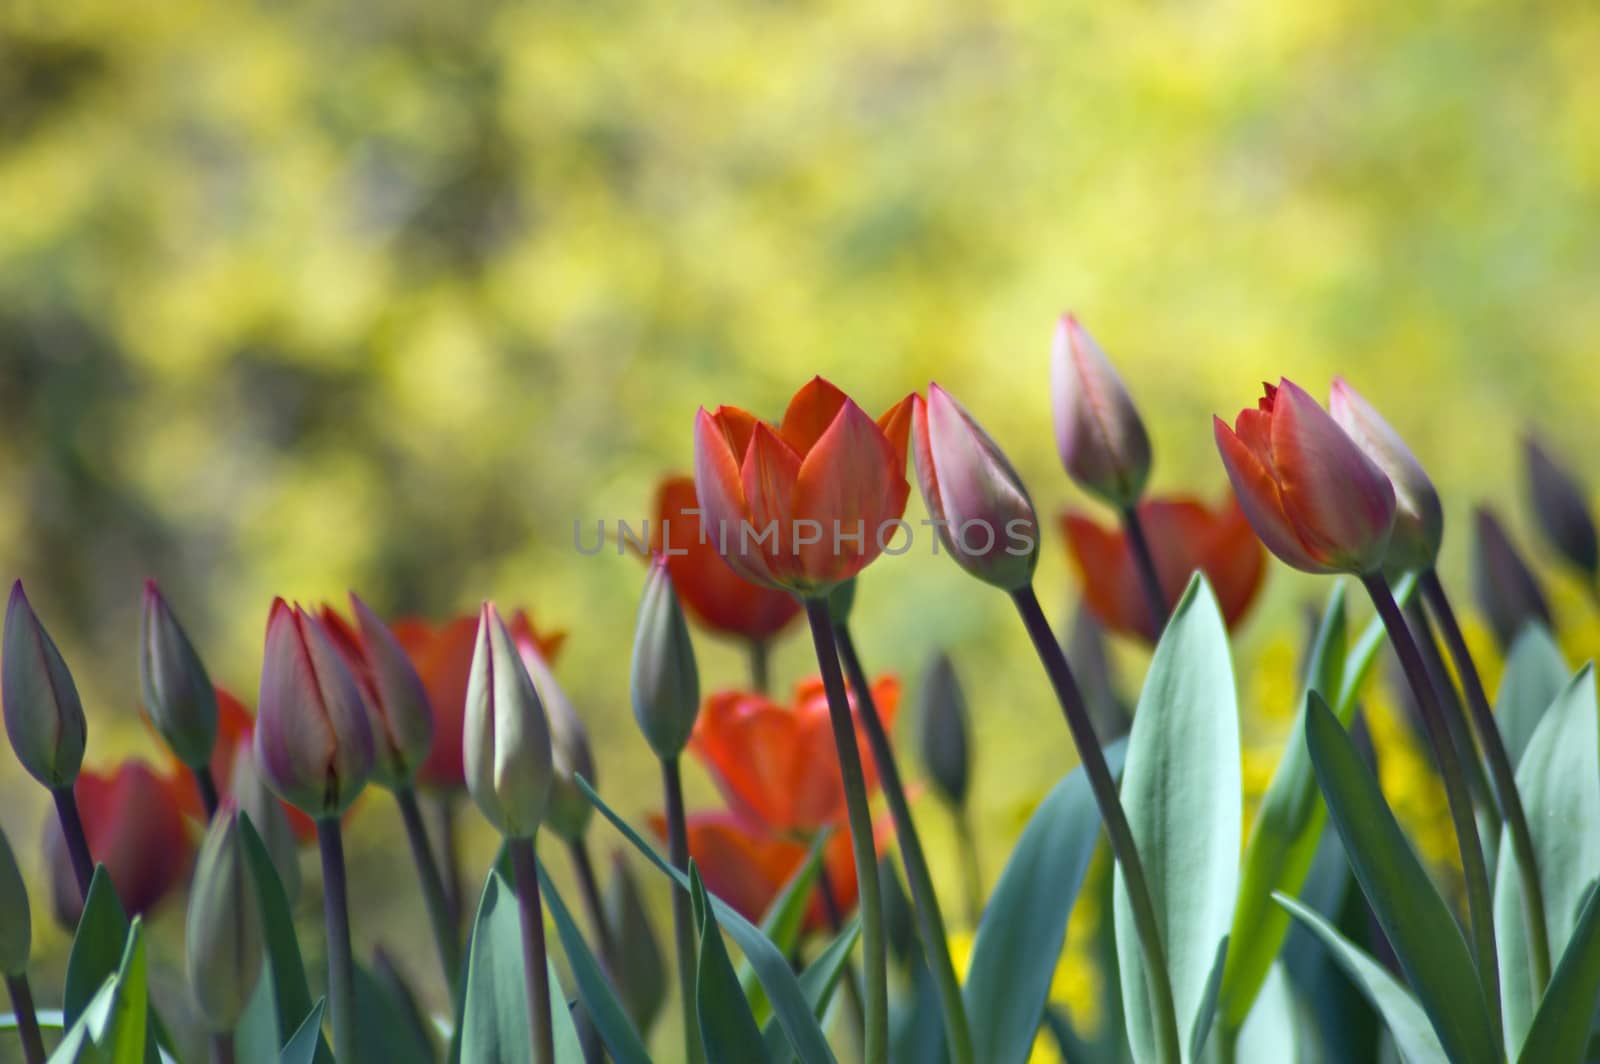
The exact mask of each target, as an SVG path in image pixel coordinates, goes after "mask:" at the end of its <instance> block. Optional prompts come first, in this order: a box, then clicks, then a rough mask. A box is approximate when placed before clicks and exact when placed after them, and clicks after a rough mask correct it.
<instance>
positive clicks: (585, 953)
mask: <svg viewBox="0 0 1600 1064" xmlns="http://www.w3.org/2000/svg"><path fill="white" fill-rule="evenodd" d="M539 886H540V889H541V890H542V891H543V892H544V902H545V907H546V908H547V909H549V910H550V916H551V919H552V920H554V922H555V925H556V935H557V937H559V938H560V939H561V949H562V951H563V952H564V953H566V955H567V966H568V967H570V968H571V969H572V978H573V981H574V982H576V983H577V984H578V998H579V1000H581V1001H582V1002H583V1004H584V1007H585V1008H587V1009H588V1010H589V1018H590V1019H591V1020H592V1021H593V1022H594V1026H595V1030H596V1031H598V1032H599V1034H600V1040H601V1041H603V1042H604V1043H605V1044H606V1049H607V1050H609V1051H610V1053H611V1058H612V1059H613V1060H615V1061H616V1062H617V1064H650V1053H649V1051H648V1050H646V1049H645V1046H644V1040H643V1039H641V1038H640V1037H639V1032H638V1031H636V1030H634V1027H633V1021H631V1020H629V1019H628V1012H627V1010H626V1009H624V1008H623V1007H622V1002H620V1001H618V1000H617V995H616V993H615V991H613V990H612V989H611V982H610V980H608V979H607V978H606V974H605V971H604V970H603V969H602V968H601V967H600V962H599V961H597V960H595V956H594V954H593V953H592V952H591V951H590V949H589V944H588V943H587V942H585V941H584V938H583V932H582V931H580V930H579V929H578V925H577V922H576V921H574V920H573V918H572V912H571V911H570V910H569V909H568V908H567V903H566V902H565V901H563V900H562V898H561V895H560V894H558V893H557V892H556V888H555V884H554V883H552V882H551V881H550V877H549V875H548V873H546V872H545V869H544V865H543V863H541V864H540V865H539Z"/></svg>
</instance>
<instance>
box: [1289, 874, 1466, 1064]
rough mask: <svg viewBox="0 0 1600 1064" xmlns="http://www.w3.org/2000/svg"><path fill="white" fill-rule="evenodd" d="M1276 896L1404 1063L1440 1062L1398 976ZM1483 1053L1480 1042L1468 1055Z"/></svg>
mask: <svg viewBox="0 0 1600 1064" xmlns="http://www.w3.org/2000/svg"><path fill="white" fill-rule="evenodd" d="M1276 900H1277V902H1278V904H1279V905H1281V906H1283V907H1284V909H1285V910H1286V911H1287V912H1290V913H1292V914H1294V917H1295V919H1297V920H1299V921H1300V922H1301V923H1302V924H1304V925H1305V926H1306V928H1307V929H1308V930H1309V931H1310V932H1311V933H1312V934H1313V935H1315V936H1317V938H1318V939H1319V940H1321V942H1322V944H1323V945H1324V946H1326V947H1327V948H1328V952H1329V953H1330V954H1332V956H1333V959H1334V960H1335V961H1337V962H1338V964H1339V967H1341V968H1343V969H1344V971H1345V974H1346V975H1348V976H1349V977H1350V981H1351V982H1352V983H1354V984H1355V985H1356V987H1357V988H1358V989H1359V990H1360V991H1361V993H1362V994H1364V995H1365V996H1366V999H1367V1000H1368V1001H1370V1002H1371V1003H1372V1007H1373V1008H1374V1009H1376V1010H1377V1011H1378V1015H1380V1016H1382V1017H1383V1022H1384V1023H1385V1024H1387V1025H1388V1028H1389V1034H1390V1035H1392V1036H1393V1038H1394V1041H1395V1045H1396V1047H1397V1048H1398V1049H1399V1050H1400V1055H1401V1056H1402V1057H1404V1058H1405V1060H1406V1061H1407V1064H1443V1062H1444V1061H1445V1059H1446V1058H1445V1054H1444V1047H1443V1046H1441V1045H1440V1044H1439V1037H1438V1035H1436V1034H1435V1033H1434V1028H1433V1024H1432V1023H1431V1022H1429V1020H1428V1014H1427V1013H1425V1012H1423V1011H1422V1006H1421V1005H1419V1004H1417V999H1416V998H1415V997H1412V996H1411V991H1409V990H1407V989H1406V988H1405V987H1404V986H1401V985H1400V982H1399V980H1397V979H1395V977H1394V976H1392V975H1390V974H1389V971H1388V969H1386V968H1385V967H1384V966H1383V965H1381V964H1379V963H1378V962H1377V961H1376V960H1375V959H1373V957H1372V956H1370V955H1369V954H1368V953H1367V952H1366V951H1365V950H1363V949H1362V948H1361V947H1360V946H1357V945H1356V944H1355V943H1354V942H1351V941H1350V940H1349V939H1347V938H1345V937H1344V936H1343V935H1341V934H1340V933H1339V929H1338V928H1336V927H1334V926H1333V925H1332V924H1330V923H1329V922H1328V921H1327V920H1325V919H1324V918H1323V917H1322V914H1321V913H1318V912H1317V911H1315V910H1314V909H1310V908H1307V907H1306V906H1304V905H1301V904H1300V903H1299V902H1298V901H1296V900H1295V899H1294V898H1291V897H1289V896H1288V895H1286V894H1278V895H1276ZM1487 1053H1489V1051H1488V1047H1487V1046H1480V1047H1479V1050H1478V1056H1476V1057H1474V1058H1471V1059H1492V1054H1489V1055H1488V1056H1485V1054H1487Z"/></svg>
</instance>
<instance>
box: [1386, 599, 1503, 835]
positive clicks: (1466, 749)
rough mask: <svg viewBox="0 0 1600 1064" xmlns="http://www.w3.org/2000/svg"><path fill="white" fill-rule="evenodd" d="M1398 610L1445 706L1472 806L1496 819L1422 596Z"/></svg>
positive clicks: (1475, 749)
mask: <svg viewBox="0 0 1600 1064" xmlns="http://www.w3.org/2000/svg"><path fill="white" fill-rule="evenodd" d="M1400 610H1401V612H1402V613H1404V614H1405V615H1406V620H1407V621H1408V622H1409V623H1410V625H1411V636H1412V638H1413V639H1415V640H1416V641H1417V649H1418V650H1420V651H1421V652H1422V663H1423V666H1424V667H1425V668H1426V669H1427V670H1428V679H1429V680H1430V681H1431V682H1432V683H1433V690H1434V693H1435V694H1437V695H1438V696H1439V705H1440V706H1442V707H1443V708H1444V711H1445V712H1444V721H1445V725H1446V726H1447V727H1449V729H1450V739H1451V741H1452V742H1454V743H1455V744H1456V753H1457V754H1459V755H1460V757H1461V768H1462V771H1464V772H1465V773H1466V775H1467V793H1468V794H1470V795H1471V796H1472V804H1473V808H1474V809H1481V810H1484V811H1485V812H1486V814H1487V815H1489V816H1492V817H1494V818H1495V819H1496V820H1499V818H1500V810H1499V808H1498V806H1497V804H1496V803H1495V797H1494V795H1493V793H1492V792H1491V791H1490V790H1489V781H1488V779H1487V778H1486V777H1485V776H1484V774H1483V762H1482V761H1480V760H1479V759H1478V746H1477V744H1476V743H1475V742H1473V739H1472V731H1471V729H1470V728H1469V727H1468V726H1467V716H1466V711H1465V710H1463V709H1462V708H1461V699H1460V697H1459V696H1457V694H1456V687H1455V682H1454V681H1453V680H1451V678H1450V671H1449V669H1448V668H1447V667H1446V666H1445V663H1444V656H1443V655H1442V654H1440V653H1439V644H1438V643H1437V642H1436V641H1435V640H1434V636H1433V626H1432V625H1431V624H1429V623H1428V613H1427V611H1426V610H1424V609H1423V608H1422V600H1421V599H1419V598H1413V599H1412V600H1411V601H1410V602H1407V603H1405V604H1403V605H1402V606H1401V607H1400Z"/></svg>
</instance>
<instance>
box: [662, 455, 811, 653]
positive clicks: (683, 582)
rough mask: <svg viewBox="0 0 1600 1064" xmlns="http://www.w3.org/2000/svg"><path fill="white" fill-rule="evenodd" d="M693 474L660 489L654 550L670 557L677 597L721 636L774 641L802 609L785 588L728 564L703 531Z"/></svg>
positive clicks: (668, 480) (670, 480)
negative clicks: (759, 580) (754, 581)
mask: <svg viewBox="0 0 1600 1064" xmlns="http://www.w3.org/2000/svg"><path fill="white" fill-rule="evenodd" d="M700 528H701V520H700V502H699V500H698V498H696V496H695V490H694V478H693V477H681V476H675V477H667V478H666V479H665V480H663V481H662V482H661V485H660V487H658V488H657V489H656V521H655V524H654V525H653V526H652V527H651V530H650V531H651V537H650V552H651V553H652V554H656V555H663V554H664V556H665V557H666V559H667V571H668V572H669V573H671V574H672V584H673V587H674V588H675V589H676V590H677V592H678V600H679V601H680V602H682V603H683V607H684V609H685V610H687V611H688V613H689V615H690V616H691V617H693V618H694V619H695V620H696V621H698V622H699V623H700V624H702V625H704V626H705V627H707V628H709V629H711V630H712V631H714V632H720V633H722V634H723V635H730V636H737V637H739V638H742V639H751V640H756V641H761V640H767V639H771V638H772V637H773V636H775V635H777V634H778V633H779V632H781V631H782V630H783V629H784V628H785V627H786V626H787V625H788V624H789V622H790V621H792V620H794V619H795V617H797V616H798V615H799V613H800V603H799V602H797V601H795V597H794V596H793V595H791V594H789V593H788V592H787V591H779V590H777V589H776V588H771V587H763V586H761V585H759V584H752V583H751V582H750V581H748V580H746V579H745V578H744V577H742V576H740V575H739V574H738V573H736V572H734V571H733V570H732V569H730V568H729V567H728V563H727V562H725V561H723V560H722V555H720V554H718V553H717V549H716V546H715V545H714V541H713V540H712V539H711V538H710V537H702V536H701V534H700Z"/></svg>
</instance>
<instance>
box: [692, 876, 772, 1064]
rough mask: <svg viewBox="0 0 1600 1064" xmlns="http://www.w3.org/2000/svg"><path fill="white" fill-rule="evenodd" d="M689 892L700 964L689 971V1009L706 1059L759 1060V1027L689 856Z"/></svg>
mask: <svg viewBox="0 0 1600 1064" xmlns="http://www.w3.org/2000/svg"><path fill="white" fill-rule="evenodd" d="M689 885H690V893H691V894H692V896H693V901H694V922H695V926H696V927H697V928H698V930H699V933H700V964H699V970H698V971H697V972H696V975H695V987H694V1000H695V1011H696V1012H697V1013H698V1014H699V1017H700V1034H701V1037H702V1038H703V1039H704V1041H705V1049H706V1060H707V1062H708V1064H762V1062H764V1061H765V1060H766V1048H765V1045H764V1044H763V1043H762V1041H761V1028H760V1026H758V1025H757V1024H756V1018H755V1017H754V1016H753V1015H751V1013H750V1005H749V1003H748V1002H746V1001H745V998H744V988H743V987H741V986H740V985H739V976H738V975H737V974H736V973H735V972H734V970H733V962H732V961H731V960H729V959H728V950H727V947H726V946H724V945H723V942H722V931H721V930H720V929H719V928H718V926H717V921H716V918H715V917H713V916H712V915H711V912H710V909H711V903H710V901H709V900H708V899H707V897H706V888H705V884H704V883H701V882H700V872H699V870H698V869H696V868H695V866H694V862H693V861H692V860H691V861H690V862H689Z"/></svg>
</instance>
